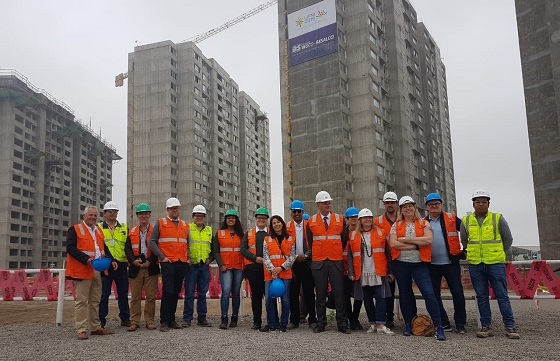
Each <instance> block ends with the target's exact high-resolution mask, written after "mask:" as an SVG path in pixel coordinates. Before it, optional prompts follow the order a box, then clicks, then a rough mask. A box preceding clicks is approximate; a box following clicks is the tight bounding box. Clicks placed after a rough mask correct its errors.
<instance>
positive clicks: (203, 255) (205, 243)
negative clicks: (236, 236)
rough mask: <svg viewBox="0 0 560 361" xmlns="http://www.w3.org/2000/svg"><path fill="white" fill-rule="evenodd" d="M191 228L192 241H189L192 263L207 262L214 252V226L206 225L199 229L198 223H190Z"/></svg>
mask: <svg viewBox="0 0 560 361" xmlns="http://www.w3.org/2000/svg"><path fill="white" fill-rule="evenodd" d="M189 228H190V231H191V233H190V235H191V238H190V242H189V256H190V258H191V263H193V264H198V263H200V262H201V261H202V262H206V260H207V259H208V257H209V256H210V252H212V227H210V226H206V225H205V226H204V228H202V230H199V229H198V226H197V225H196V223H191V224H189Z"/></svg>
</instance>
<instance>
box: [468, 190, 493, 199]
mask: <svg viewBox="0 0 560 361" xmlns="http://www.w3.org/2000/svg"><path fill="white" fill-rule="evenodd" d="M481 197H484V198H488V199H490V193H488V191H487V190H486V189H482V188H478V189H477V190H475V191H474V192H473V194H472V200H473V201H474V199H475V198H481Z"/></svg>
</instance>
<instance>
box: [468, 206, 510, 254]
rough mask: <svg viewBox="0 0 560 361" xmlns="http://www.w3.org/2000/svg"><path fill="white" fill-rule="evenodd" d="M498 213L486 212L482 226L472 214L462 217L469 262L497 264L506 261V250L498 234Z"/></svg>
mask: <svg viewBox="0 0 560 361" xmlns="http://www.w3.org/2000/svg"><path fill="white" fill-rule="evenodd" d="M501 216H502V215H501V214H500V213H492V212H488V214H486V217H485V218H484V221H483V222H482V226H479V225H478V220H477V219H476V216H475V215H474V214H470V215H468V216H465V217H463V226H464V227H465V230H466V232H467V261H468V262H469V264H479V263H484V264H498V263H505V262H506V252H505V251H504V244H503V242H502V236H501V235H500V227H499V224H500V217H501Z"/></svg>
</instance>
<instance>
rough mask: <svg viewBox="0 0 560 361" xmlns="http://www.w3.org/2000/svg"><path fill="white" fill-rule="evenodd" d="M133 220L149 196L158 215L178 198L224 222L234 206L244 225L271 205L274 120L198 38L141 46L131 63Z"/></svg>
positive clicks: (186, 207) (185, 212)
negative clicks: (203, 49)
mask: <svg viewBox="0 0 560 361" xmlns="http://www.w3.org/2000/svg"><path fill="white" fill-rule="evenodd" d="M128 82H129V83H128V84H129V87H128V105H129V107H128V158H127V161H128V164H127V169H128V184H127V188H128V191H127V192H128V194H127V200H128V202H127V203H128V207H129V212H128V221H129V223H131V224H134V223H135V222H136V219H135V218H136V217H135V215H134V209H135V207H136V205H137V204H139V203H141V202H146V203H148V204H150V206H151V208H152V214H153V216H154V218H158V217H162V216H164V215H166V212H165V201H166V199H167V198H168V197H171V196H174V197H178V198H179V200H180V201H181V204H182V214H181V216H182V218H183V219H185V220H189V221H190V219H191V214H190V212H191V210H192V208H193V207H194V206H195V205H197V204H202V205H204V206H205V207H206V209H207V212H208V213H207V222H208V223H209V224H211V225H212V226H214V227H217V226H218V225H219V224H220V223H221V221H222V220H223V215H224V213H225V211H226V210H228V209H236V210H237V211H238V212H239V215H240V219H241V221H242V223H243V225H244V226H245V225H248V224H249V225H251V224H252V223H253V222H254V212H255V210H256V209H257V208H258V207H261V206H264V207H267V208H270V149H269V133H268V132H269V130H268V119H267V118H266V116H264V115H263V113H262V112H261V111H260V108H259V105H258V104H257V103H256V102H255V101H254V100H252V99H251V97H250V96H249V95H247V94H245V93H243V92H241V91H239V86H238V85H237V83H236V82H235V81H234V80H233V79H232V78H231V77H230V76H229V74H228V73H227V72H226V71H225V70H224V69H223V68H222V67H221V66H220V65H219V64H218V62H217V61H216V60H214V59H208V58H206V57H204V55H203V54H202V52H201V51H200V49H199V48H198V47H197V46H196V45H195V44H194V43H192V42H186V43H179V44H175V43H173V42H171V41H163V42H158V43H153V44H147V45H143V46H138V47H136V48H135V49H134V52H133V53H130V54H129V67H128Z"/></svg>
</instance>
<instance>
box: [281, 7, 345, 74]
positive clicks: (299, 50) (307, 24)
mask: <svg viewBox="0 0 560 361" xmlns="http://www.w3.org/2000/svg"><path fill="white" fill-rule="evenodd" d="M288 40H289V41H288V52H289V56H290V66H293V65H297V64H301V63H305V62H306V61H309V60H312V59H316V58H319V57H321V56H325V55H327V54H332V53H335V52H337V51H338V37H337V26H336V3H335V0H323V1H320V2H318V3H315V4H313V5H311V6H308V7H306V8H303V9H301V10H298V11H295V12H293V13H291V14H288Z"/></svg>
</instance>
